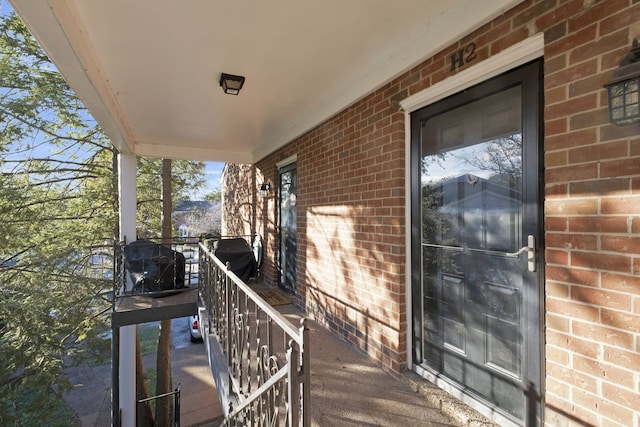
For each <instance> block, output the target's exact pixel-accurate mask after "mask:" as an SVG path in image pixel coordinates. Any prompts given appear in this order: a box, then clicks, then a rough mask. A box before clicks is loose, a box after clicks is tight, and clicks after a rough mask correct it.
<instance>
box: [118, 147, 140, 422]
mask: <svg viewBox="0 0 640 427" xmlns="http://www.w3.org/2000/svg"><path fill="white" fill-rule="evenodd" d="M136 165H137V159H136V156H135V155H134V154H122V153H120V154H119V155H118V178H119V179H118V187H119V188H118V189H119V194H120V240H121V241H122V240H126V242H127V243H131V242H133V241H135V240H136ZM125 286H127V288H129V287H130V286H131V283H129V282H128V281H125ZM119 335H120V346H119V356H120V363H119V375H118V377H119V379H118V381H119V390H118V395H119V400H120V411H121V414H122V416H121V419H120V420H121V425H122V426H123V427H129V426H130V427H134V426H135V425H136V339H137V336H136V335H137V329H136V325H131V326H123V327H122V328H120V334H119Z"/></svg>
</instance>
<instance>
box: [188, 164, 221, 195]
mask: <svg viewBox="0 0 640 427" xmlns="http://www.w3.org/2000/svg"><path fill="white" fill-rule="evenodd" d="M223 168H224V163H220V162H205V163H204V179H205V188H204V189H203V190H202V191H200V192H198V193H196V194H192V195H191V199H192V200H201V199H203V198H204V196H205V195H206V194H208V193H211V192H212V191H214V190H220V176H221V175H222V169H223Z"/></svg>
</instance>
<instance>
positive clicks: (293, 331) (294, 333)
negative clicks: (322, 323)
mask: <svg viewBox="0 0 640 427" xmlns="http://www.w3.org/2000/svg"><path fill="white" fill-rule="evenodd" d="M201 249H202V250H203V252H204V253H205V254H206V255H209V256H210V257H211V259H212V260H213V262H214V263H215V264H216V265H217V266H218V267H219V268H221V269H223V270H225V271H226V274H227V277H229V278H230V279H231V281H232V282H233V283H235V284H236V285H237V286H238V287H239V288H240V289H242V291H243V292H244V293H246V294H247V295H249V296H250V297H251V299H252V300H253V302H255V304H256V305H258V306H259V307H260V309H261V310H262V311H264V312H265V313H267V315H268V316H269V317H271V318H272V319H274V320H275V321H276V323H277V324H278V326H279V327H280V328H282V330H284V331H285V332H286V333H287V334H288V335H289V336H290V337H292V338H293V339H295V340H296V342H297V343H298V344H300V345H302V336H300V335H299V331H298V329H297V328H296V327H295V326H293V325H292V324H291V322H289V321H288V320H287V319H286V318H285V317H284V316H283V315H282V314H280V313H279V312H278V311H276V310H275V309H274V308H273V307H271V306H270V305H269V304H268V303H267V302H266V301H265V300H263V299H262V298H261V297H260V296H259V295H258V294H257V293H256V292H255V291H254V290H253V289H251V288H250V287H249V286H248V285H247V284H246V283H244V282H243V281H242V279H241V278H239V277H238V276H237V275H236V274H235V273H234V272H233V271H231V270H230V269H228V268H227V266H226V265H225V264H223V263H222V261H220V260H219V259H218V257H216V256H215V255H214V254H213V253H212V252H211V251H210V250H209V249H207V248H206V247H204V246H202V245H201Z"/></svg>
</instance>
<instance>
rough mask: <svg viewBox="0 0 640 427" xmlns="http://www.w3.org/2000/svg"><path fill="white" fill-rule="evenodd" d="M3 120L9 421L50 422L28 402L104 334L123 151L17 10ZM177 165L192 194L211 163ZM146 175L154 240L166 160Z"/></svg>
mask: <svg viewBox="0 0 640 427" xmlns="http://www.w3.org/2000/svg"><path fill="white" fill-rule="evenodd" d="M0 118H1V119H2V120H1V121H0V224H1V225H0V300H1V301H2V304H0V425H41V424H42V421H43V420H47V423H48V424H49V425H53V424H54V423H53V422H52V420H51V412H50V409H49V407H48V406H47V405H46V404H45V402H44V401H43V400H40V401H37V400H36V401H35V402H34V404H32V405H29V406H25V403H24V402H23V401H22V400H21V399H20V398H19V396H20V395H21V393H23V391H24V390H25V389H27V388H28V387H29V390H33V387H35V388H36V389H37V393H38V395H40V394H41V395H42V396H43V399H44V398H47V397H48V396H49V393H50V391H51V390H54V389H55V390H56V391H57V393H58V395H60V394H61V393H63V392H64V391H65V388H66V387H68V386H69V384H68V383H66V382H65V380H64V377H62V376H61V369H62V367H63V366H64V363H65V362H66V361H68V360H74V359H75V358H76V357H78V356H79V354H80V353H81V350H82V349H83V347H84V345H85V343H86V341H87V339H88V338H91V337H95V336H96V335H97V333H98V332H100V331H101V330H102V329H105V328H107V325H108V322H109V318H108V316H106V314H108V311H109V310H110V307H111V301H110V295H111V294H112V280H111V277H110V275H109V273H110V271H111V269H110V266H111V265H112V262H113V260H112V255H111V254H112V249H113V244H114V242H116V241H117V237H118V234H119V233H118V230H117V224H118V221H117V215H118V205H117V201H118V197H117V188H118V187H117V161H116V159H117V151H116V150H115V149H114V148H113V146H112V145H111V144H110V141H109V140H108V138H107V137H106V136H105V135H104V133H103V132H102V131H101V129H100V127H99V126H98V124H97V123H96V122H95V120H93V118H92V117H91V116H90V115H89V113H88V111H87V110H86V108H85V107H84V105H83V104H82V102H81V101H80V100H79V99H78V98H77V97H76V96H75V94H74V93H73V91H72V90H71V89H70V88H69V87H68V85H67V84H66V82H65V81H64V80H63V78H62V77H61V76H60V74H59V73H58V72H57V70H56V69H55V67H54V66H53V64H52V63H51V62H50V61H49V59H48V58H47V57H46V55H45V54H44V52H43V51H42V50H41V49H40V48H39V46H38V44H37V43H36V42H35V40H34V39H33V38H32V36H31V35H30V34H29V32H28V31H27V29H26V28H25V27H24V25H23V24H22V22H21V21H20V20H19V19H18V18H17V17H16V16H15V14H13V13H10V14H6V15H2V16H0ZM174 169H175V170H174V174H173V178H174V180H173V184H174V185H173V191H174V197H175V198H176V199H180V198H185V197H187V196H186V194H187V193H188V192H189V191H190V190H191V189H192V188H194V187H197V186H198V185H199V184H200V183H201V182H202V172H203V170H204V165H203V164H202V163H201V162H174ZM138 176H139V186H138V201H139V202H138V215H139V217H140V218H142V219H143V221H141V222H140V223H141V225H142V226H141V229H142V230H143V232H144V233H145V234H147V235H156V236H157V235H159V234H160V227H159V224H160V210H161V204H160V199H161V197H160V192H159V191H158V189H159V183H158V177H159V176H160V161H159V160H156V159H140V160H139V169H138ZM98 260H100V261H99V262H98ZM105 260H106V262H104V261H105ZM54 385H55V386H56V387H53V386H54Z"/></svg>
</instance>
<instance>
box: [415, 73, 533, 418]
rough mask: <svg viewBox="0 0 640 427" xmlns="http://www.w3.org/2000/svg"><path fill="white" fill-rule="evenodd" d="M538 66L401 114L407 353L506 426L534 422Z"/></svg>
mask: <svg viewBox="0 0 640 427" xmlns="http://www.w3.org/2000/svg"><path fill="white" fill-rule="evenodd" d="M539 83H540V63H539V62H535V63H532V64H529V65H527V66H525V67H522V68H520V69H518V70H515V71H512V72H510V73H507V74H506V75H502V76H500V77H498V78H495V79H493V80H490V81H488V82H486V83H483V84H481V85H478V86H475V87H473V88H471V89H468V90H466V91H464V92H462V93H460V94H458V95H454V96H451V97H449V98H446V99H445V100H443V101H440V102H438V103H436V104H433V105H431V106H428V107H425V108H423V109H421V110H419V111H417V112H415V113H413V114H412V116H411V126H412V162H413V176H412V186H413V196H412V215H413V219H412V222H413V224H414V227H412V228H413V230H414V231H413V235H412V241H413V251H412V253H413V260H412V266H413V267H412V268H413V271H414V272H413V285H412V286H413V289H412V292H413V293H412V295H413V307H412V311H413V313H412V314H413V319H414V322H413V325H414V328H413V353H414V363H415V364H416V370H417V371H419V372H421V373H423V374H424V375H425V376H427V377H429V378H439V379H444V380H445V381H446V382H447V383H449V384H451V385H453V386H454V387H456V388H458V389H460V390H461V391H462V392H463V394H465V395H466V396H470V397H471V398H472V399H474V400H477V401H480V402H481V404H482V405H483V406H485V407H489V408H490V409H491V410H497V411H498V412H499V413H501V414H502V415H503V416H504V417H505V418H507V419H511V420H513V421H515V422H516V423H517V424H525V423H527V424H531V423H537V422H539V419H540V418H539V412H540V405H539V397H538V396H540V391H539V390H540V382H541V374H540V372H541V367H540V366H541V350H540V346H541V343H540V334H541V323H540V300H541V293H540V289H541V285H540V283H541V271H540V270H541V266H542V263H541V259H540V257H541V254H542V251H541V250H540V243H541V233H540V223H539V220H540V217H541V214H540V196H539V194H540V192H539V180H540V161H539V155H540V149H539V146H540V144H539V123H540V108H539V105H540V84H539Z"/></svg>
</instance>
